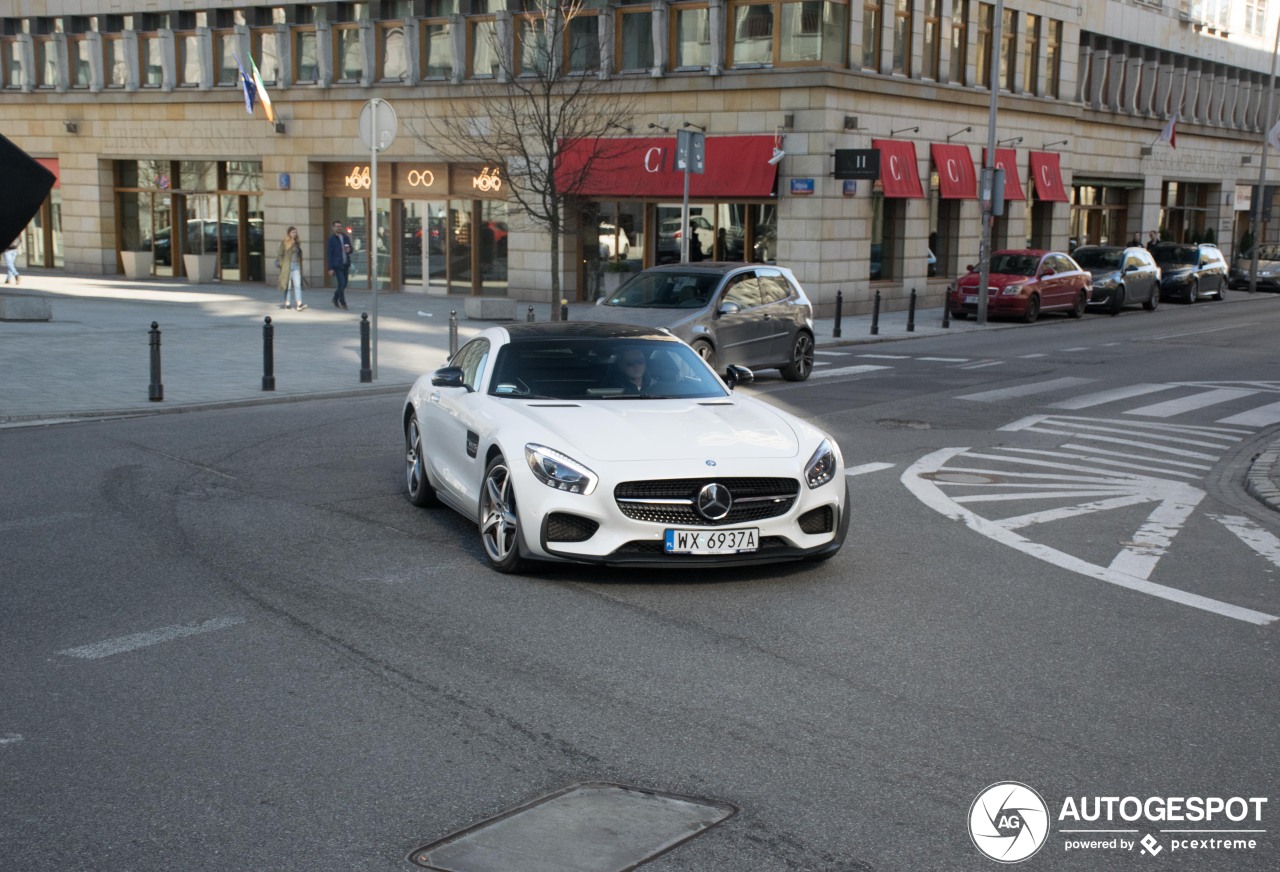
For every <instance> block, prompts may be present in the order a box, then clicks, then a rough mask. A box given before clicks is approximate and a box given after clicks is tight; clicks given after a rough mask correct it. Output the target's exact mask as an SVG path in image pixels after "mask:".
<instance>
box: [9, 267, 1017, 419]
mask: <svg viewBox="0 0 1280 872" xmlns="http://www.w3.org/2000/svg"><path fill="white" fill-rule="evenodd" d="M0 294H10V295H32V296H42V297H45V298H47V299H49V300H50V301H51V303H52V306H53V320H52V321H34V322H26V321H0V370H2V371H3V372H5V373H6V376H7V377H6V378H5V379H3V380H0V426H5V425H15V424H22V423H31V422H46V421H50V420H63V419H67V418H74V417H84V416H101V415H115V414H136V413H139V412H145V413H156V412H172V411H183V410H191V409H193V408H208V407H211V406H219V405H228V404H246V403H262V402H281V401H287V400H290V399H300V398H308V397H316V396H324V395H334V394H339V395H340V394H351V393H355V394H358V393H364V392H370V391H383V392H400V391H406V390H408V387H409V385H411V384H412V383H413V382H414V380H415V379H417V378H418V376H420V375H422V374H423V373H424V372H428V371H430V370H433V369H435V368H437V367H439V366H442V365H443V364H444V361H445V358H446V357H447V356H448V349H449V315H450V312H451V311H457V313H458V344H459V345H461V344H462V343H464V342H466V340H467V339H468V338H469V337H470V336H472V335H474V334H475V333H477V332H479V331H480V330H482V329H484V328H485V327H488V326H490V325H492V324H495V323H502V322H494V321H474V320H470V319H468V318H467V317H466V315H465V314H464V312H463V300H464V298H462V297H438V296H428V295H426V294H416V293H403V292H395V293H392V292H387V291H383V292H381V293H379V294H378V313H377V332H376V339H377V377H376V379H375V380H374V382H373V383H371V384H362V383H361V382H360V316H361V314H362V313H368V314H369V315H370V319H371V320H372V318H373V310H372V304H373V294H372V293H371V292H370V291H367V290H355V289H351V288H348V290H347V303H348V305H349V307H350V308H349V309H348V310H346V311H343V310H339V309H335V308H334V307H333V305H332V303H331V302H330V299H331V297H332V291H331V290H330V289H326V288H310V289H307V290H306V291H304V292H303V300H304V302H306V303H307V305H308V308H307V309H306V310H304V311H302V312H293V311H286V310H284V309H281V308H279V307H278V304H279V300H280V295H279V293H278V292H277V291H276V290H275V289H274V288H273V287H267V286H265V285H257V284H232V283H227V284H221V283H214V284H204V285H196V284H188V283H187V282H185V281H181V280H178V281H174V280H171V279H151V280H146V281H136V280H129V279H124V278H121V277H117V276H68V275H64V274H61V273H59V274H53V273H27V274H25V275H24V276H23V277H22V284H21V285H20V286H18V287H14V286H13V285H0ZM529 308H530V304H527V303H522V304H519V306H518V312H519V313H520V316H519V319H520V320H524V319H525V317H526V315H527V312H528V309H529ZM532 308H533V312H534V318H535V320H537V321H548V320H550V318H551V306H550V305H549V304H546V303H542V304H536V303H535V304H532ZM593 308H594V307H593V306H592V305H591V304H588V303H575V304H572V305H570V307H569V319H570V320H571V321H580V320H589V319H590V317H591V310H592V309H593ZM267 317H270V318H271V322H272V327H273V330H274V343H273V344H274V364H275V365H274V374H275V390H274V391H263V390H262V376H263V326H264V319H265V318H267ZM871 320H872V319H871V316H870V315H859V316H846V317H844V318H843V319H842V321H841V334H842V335H841V337H839V338H837V337H835V336H833V331H834V328H835V321H834V319H833V318H825V319H818V320H817V321H816V322H815V325H814V326H815V330H816V333H817V336H816V341H817V345H818V347H819V348H830V347H832V346H835V345H853V344H862V343H868V342H887V341H894V340H899V339H907V338H912V337H916V336H930V335H938V334H944V333H962V332H965V331H972V330H980V329H986V330H990V329H998V328H999V327H1001V326H1009V325H1000V324H991V325H988V326H987V327H985V328H983V327H978V326H977V325H976V324H975V323H974V322H973V320H967V321H952V322H951V327H950V328H949V329H947V330H943V328H942V309H941V308H936V309H925V310H919V311H917V312H916V317H915V330H914V332H908V331H907V313H906V312H905V311H903V312H891V313H882V314H881V316H880V321H879V333H878V335H875V336H872V335H871ZM153 321H154V322H156V323H157V324H158V325H159V329H160V351H161V379H160V381H161V384H162V385H163V387H164V399H163V401H160V402H152V401H151V400H150V399H149V387H150V383H151V357H150V354H151V350H150V329H151V323H152V322H153Z"/></svg>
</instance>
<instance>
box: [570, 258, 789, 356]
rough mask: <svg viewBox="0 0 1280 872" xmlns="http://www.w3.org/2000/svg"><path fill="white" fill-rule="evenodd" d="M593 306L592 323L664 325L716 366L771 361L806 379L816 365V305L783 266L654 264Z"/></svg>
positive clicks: (703, 263) (708, 263) (714, 263)
mask: <svg viewBox="0 0 1280 872" xmlns="http://www.w3.org/2000/svg"><path fill="white" fill-rule="evenodd" d="M596 306H597V308H596V310H595V312H594V313H593V314H592V319H593V320H596V321H616V322H622V323H626V324H639V325H644V326H646V327H665V328H667V329H668V330H670V331H671V332H672V333H673V334H675V335H676V336H678V337H680V338H681V339H683V340H684V341H685V342H687V343H689V344H690V345H691V346H693V349H694V351H696V352H698V354H699V355H701V356H702V358H703V359H704V360H706V361H707V362H708V363H709V364H711V366H712V367H713V368H717V367H718V368H720V369H721V370H723V369H724V368H725V367H728V366H730V365H734V364H737V365H742V366H747V367H757V368H762V369H772V368H775V367H776V368H777V369H779V370H780V371H781V372H782V377H783V378H785V379H787V380H789V381H804V380H805V379H807V378H808V377H809V373H810V372H812V371H813V306H812V305H811V304H810V302H809V298H808V297H806V296H805V294H804V290H803V289H802V288H801V287H800V283H799V282H798V281H796V277H795V276H794V275H793V274H792V273H791V270H789V269H785V268H783V267H778V266H766V265H764V264H748V263H722V262H716V261H705V262H702V263H696V264H694V263H686V264H667V265H665V266H655V267H653V268H651V269H647V270H645V271H644V272H640V273H636V274H635V275H634V276H632V277H631V279H630V280H628V281H627V283H626V284H624V285H623V286H622V287H620V288H618V290H616V291H614V292H613V294H611V295H610V296H608V297H605V298H604V299H602V300H600V301H599V302H598V303H597V304H596Z"/></svg>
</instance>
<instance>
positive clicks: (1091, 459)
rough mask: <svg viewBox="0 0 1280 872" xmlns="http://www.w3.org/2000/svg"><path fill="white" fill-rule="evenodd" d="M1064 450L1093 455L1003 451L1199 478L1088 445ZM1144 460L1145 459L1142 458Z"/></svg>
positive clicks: (1065, 446)
mask: <svg viewBox="0 0 1280 872" xmlns="http://www.w3.org/2000/svg"><path fill="white" fill-rule="evenodd" d="M1062 447H1063V448H1064V449H1070V450H1072V451H1094V452H1096V453H1094V454H1063V453H1062V451H1044V450H1042V449H1038V448H1008V447H1006V448H1004V450H1005V451H1016V452H1017V453H1019V454H1042V455H1044V456H1045V457H1053V458H1056V459H1058V460H1068V459H1069V460H1079V461H1080V462H1081V463H1092V464H1096V465H1099V466H1118V467H1120V468H1121V469H1124V470H1127V471H1129V472H1137V473H1144V472H1145V473H1152V474H1154V475H1156V476H1163V475H1179V476H1182V477H1183V478H1199V477H1200V476H1199V475H1197V474H1196V473H1194V472H1182V471H1180V470H1176V469H1165V468H1164V467H1163V466H1143V465H1142V464H1140V463H1134V462H1133V455H1132V454H1126V453H1124V452H1120V451H1101V452H1100V451H1097V450H1096V449H1095V448H1092V447H1090V446H1088V445H1063V446H1062ZM1100 454H1110V455H1112V456H1113V457H1123V458H1125V459H1124V460H1110V459H1108V458H1106V457H1100V456H1099V455H1100ZM1143 459H1144V460H1145V459H1146V458H1143ZM1175 462H1176V461H1172V460H1166V461H1162V463H1165V464H1169V463H1175ZM1178 465H1179V466H1193V467H1195V468H1196V469H1205V470H1208V469H1213V467H1212V466H1206V465H1204V464H1200V463H1178Z"/></svg>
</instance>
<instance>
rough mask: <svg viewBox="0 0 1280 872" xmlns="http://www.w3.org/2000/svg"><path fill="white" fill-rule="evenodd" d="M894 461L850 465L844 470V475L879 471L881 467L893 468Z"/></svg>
mask: <svg viewBox="0 0 1280 872" xmlns="http://www.w3.org/2000/svg"><path fill="white" fill-rule="evenodd" d="M895 466H897V464H895V463H864V464H862V465H861V466H851V467H849V468H848V469H846V470H845V471H844V474H845V475H866V474H867V473H868V472H879V471H880V470H882V469H893V468H894V467H895Z"/></svg>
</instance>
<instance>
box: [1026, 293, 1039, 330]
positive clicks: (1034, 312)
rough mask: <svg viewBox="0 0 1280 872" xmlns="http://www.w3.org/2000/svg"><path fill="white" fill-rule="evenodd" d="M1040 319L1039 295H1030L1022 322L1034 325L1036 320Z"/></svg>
mask: <svg viewBox="0 0 1280 872" xmlns="http://www.w3.org/2000/svg"><path fill="white" fill-rule="evenodd" d="M1039 317H1040V295H1039V294H1032V295H1031V299H1029V300H1027V311H1026V314H1024V315H1023V316H1022V320H1023V321H1026V322H1027V323H1028V324H1034V323H1036V319H1037V318H1039Z"/></svg>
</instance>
